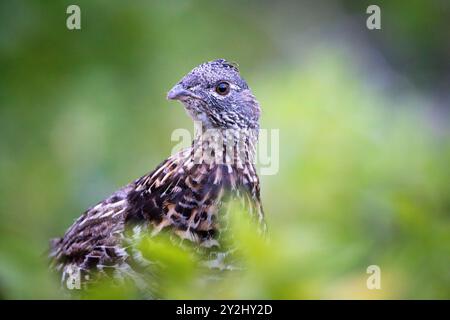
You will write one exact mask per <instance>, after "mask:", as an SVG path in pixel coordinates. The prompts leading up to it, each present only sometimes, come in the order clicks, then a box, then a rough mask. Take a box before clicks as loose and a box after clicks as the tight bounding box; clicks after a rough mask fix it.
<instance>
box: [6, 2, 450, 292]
mask: <svg viewBox="0 0 450 320" xmlns="http://www.w3.org/2000/svg"><path fill="white" fill-rule="evenodd" d="M69 4H78V5H79V6H80V7H81V14H82V18H81V19H82V21H81V24H82V29H81V30H79V31H69V30H67V28H66V18H67V14H66V8H67V6H68V5H69ZM369 4H378V5H379V6H380V7H381V13H382V29H381V30H374V31H369V30H368V29H367V28H366V19H367V16H368V15H367V14H366V8H367V6H368V5H369ZM449 21H450V3H449V2H448V1H395V2H394V1H370V2H369V1H344V0H342V1H285V2H284V1H283V2H274V1H256V0H255V1H222V0H218V1H175V0H169V1H129V2H125V1H99V0H96V1H87V0H83V1H82V0H78V1H31V0H30V1H16V0H14V1H12V0H10V1H1V2H0V298H5V299H17V298H25V299H36V298H60V297H61V295H60V293H59V292H58V291H57V289H56V288H57V286H58V284H57V282H55V281H54V279H53V278H51V277H49V275H48V271H47V266H46V259H45V251H46V249H47V246H48V240H49V239H50V238H52V237H55V236H61V235H62V234H63V233H64V231H65V229H66V228H67V227H68V226H69V225H70V224H71V223H72V222H73V220H74V219H75V218H76V217H78V216H79V215H80V213H81V212H82V211H84V209H85V208H86V207H88V206H90V205H92V204H94V203H96V202H97V201H99V200H101V199H103V198H104V197H106V196H107V195H109V194H110V193H111V192H113V191H114V190H116V189H118V188H119V187H120V186H122V185H124V184H126V183H128V182H129V181H131V180H132V179H135V178H137V177H139V176H141V175H142V174H144V173H146V172H148V171H150V170H151V169H153V168H154V167H155V166H156V165H157V164H158V163H159V162H160V161H161V160H163V159H165V158H166V157H167V156H168V155H169V153H170V151H171V149H172V147H173V146H174V142H172V141H171V140H170V135H171V133H172V131H173V130H174V129H176V128H187V129H189V130H192V123H191V120H190V119H189V118H188V117H187V116H186V115H185V113H184V111H183V109H182V106H181V105H179V104H176V103H173V102H168V101H166V99H165V94H166V92H167V91H168V90H169V89H170V88H171V86H172V85H173V84H175V83H176V82H177V81H178V80H179V79H180V78H181V77H182V76H183V75H184V74H185V73H186V72H188V71H189V70H190V69H191V68H192V67H194V66H196V65H198V64H199V63H201V62H204V61H207V60H212V59H215V58H226V59H228V60H232V61H237V62H238V63H239V65H240V69H241V73H242V75H243V76H244V77H245V78H246V80H247V82H248V83H249V84H250V86H251V88H252V89H253V91H254V93H255V95H256V97H257V98H258V100H259V101H260V103H261V106H262V109H263V112H262V119H261V121H262V128H265V129H279V133H280V153H279V172H278V173H277V174H276V175H271V176H262V177H261V183H262V199H263V203H264V206H265V211H266V215H267V222H268V225H269V228H270V234H271V238H272V243H271V246H270V247H269V250H264V249H261V248H263V247H259V245H258V244H255V246H254V248H253V249H254V250H249V251H251V252H250V253H249V254H248V259H249V260H250V261H251V263H250V265H251V266H252V267H251V268H250V269H251V271H252V272H251V274H250V275H248V276H246V277H243V278H239V279H234V280H235V281H229V282H227V283H222V284H218V285H217V287H216V288H215V289H214V290H212V291H211V290H210V291H206V292H205V291H202V290H200V289H199V290H198V291H195V290H191V289H192V288H191V287H189V288H190V289H189V290H187V289H186V288H185V287H186V286H185V287H183V285H181V287H180V288H177V285H176V284H177V283H176V282H175V281H173V283H172V284H168V287H167V292H166V294H167V296H168V297H172V298H288V299H297V298H303V299H304V298H306V299H309V298H321V299H327V298H345V299H346V298H362V299H366V298H367V299H372V298H374V299H379V298H385V299H392V298H425V299H430V298H441V299H442V298H446V299H448V298H450V131H449V111H450V93H449V92H450V90H449V88H450V38H449V30H450V22H449ZM243 234H245V232H243ZM238 238H239V237H238ZM247 240H249V241H250V243H251V239H247ZM243 241H245V236H243ZM180 261H181V260H180ZM182 261H184V260H182ZM369 265H378V266H379V267H380V268H381V272H382V288H381V290H368V289H367V287H366V279H367V277H368V276H369V275H368V274H367V273H366V268H367V267H368V266H369ZM185 289H186V290H185ZM216 289H217V290H216ZM219 289H220V290H219ZM124 292H125V293H124ZM111 297H115V296H114V293H113V294H112V295H111ZM119 297H132V295H130V296H127V295H126V291H122V292H121V295H119Z"/></svg>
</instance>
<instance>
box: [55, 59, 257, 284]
mask: <svg viewBox="0 0 450 320" xmlns="http://www.w3.org/2000/svg"><path fill="white" fill-rule="evenodd" d="M168 98H169V99H174V100H180V101H181V102H183V104H184V105H185V108H186V110H187V112H188V114H189V115H190V116H191V117H192V118H193V119H194V120H196V121H200V123H201V128H202V129H203V131H200V132H197V133H196V137H195V139H194V141H193V143H192V146H191V147H189V148H187V149H184V150H182V151H180V152H178V153H177V154H175V155H173V156H171V157H170V158H168V159H167V160H165V161H163V162H162V163H161V164H160V165H159V166H158V167H157V168H156V169H155V170H154V171H152V172H151V173H149V174H147V175H144V176H143V177H141V178H139V179H137V180H135V181H134V182H132V183H130V184H129V185H127V186H126V187H124V188H122V189H120V190H119V191H117V192H115V193H114V194H113V195H111V196H110V197H109V198H107V199H106V200H104V201H102V202H100V203H99V204H97V205H96V206H94V207H91V208H89V209H88V210H86V212H85V213H84V214H83V215H82V216H81V217H80V218H78V219H77V220H76V221H75V223H74V224H73V225H72V226H71V227H70V228H69V229H68V230H67V232H66V233H65V235H64V237H62V238H60V239H56V240H53V241H52V249H51V254H50V256H51V260H52V266H53V268H54V269H56V270H57V271H59V272H60V273H61V274H62V282H63V284H64V285H65V286H67V285H68V284H70V282H71V281H73V280H74V278H73V277H74V275H76V276H77V277H79V278H80V282H81V284H82V286H84V285H85V284H88V283H89V282H90V281H92V280H94V279H95V278H97V277H98V276H99V275H106V276H109V277H113V278H118V279H122V278H127V277H130V278H132V279H133V280H135V281H139V280H137V279H140V276H141V274H140V273H142V270H144V269H145V267H146V266H147V265H148V264H149V263H151V262H150V261H148V260H146V259H144V258H143V257H142V254H141V253H140V252H139V250H138V249H137V246H136V244H137V242H138V241H139V239H141V237H142V235H144V234H148V235H151V236H156V235H158V234H160V233H162V232H167V233H169V234H172V235H176V236H177V237H179V238H180V239H182V240H183V241H189V242H191V243H193V244H194V245H196V246H198V247H199V248H205V249H207V250H212V249H214V250H216V249H217V250H218V251H219V250H220V247H221V243H220V233H221V228H222V226H221V223H220V217H219V216H218V215H219V214H220V212H223V210H221V209H223V206H224V203H225V201H224V200H225V199H229V198H230V197H231V198H235V199H239V200H241V201H242V202H243V203H244V205H245V208H246V210H247V211H248V212H249V214H250V215H251V216H252V217H253V218H254V219H255V220H256V221H257V222H258V223H259V225H260V226H261V229H262V230H264V229H265V224H264V218H263V211H262V206H261V202H260V195H259V193H260V190H259V181H258V176H257V174H256V171H255V166H254V154H255V146H256V143H257V139H258V129H259V124H258V120H259V105H258V103H257V102H256V100H255V98H254V97H253V95H252V93H251V91H250V89H249V88H248V86H247V84H246V83H245V81H244V80H243V79H242V78H241V77H240V75H239V71H238V70H237V68H236V67H235V66H234V65H232V64H230V63H228V62H227V61H225V60H222V59H221V60H215V61H212V62H208V63H205V64H202V65H200V66H198V67H197V68H195V69H194V70H193V71H191V72H190V73H189V74H188V75H186V77H184V78H183V79H182V80H181V81H180V82H179V83H178V84H177V85H176V86H175V87H174V88H173V89H172V90H171V91H170V92H169V94H168ZM75 280H76V279H75Z"/></svg>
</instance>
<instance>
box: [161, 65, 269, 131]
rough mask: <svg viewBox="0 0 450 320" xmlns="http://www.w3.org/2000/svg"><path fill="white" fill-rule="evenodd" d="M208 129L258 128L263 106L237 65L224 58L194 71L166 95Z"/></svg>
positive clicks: (200, 66)
mask: <svg viewBox="0 0 450 320" xmlns="http://www.w3.org/2000/svg"><path fill="white" fill-rule="evenodd" d="M167 98H168V99H170V100H179V101H181V102H182V103H183V104H184V106H185V108H186V110H187V112H188V114H189V115H190V116H191V117H192V119H193V120H194V121H200V122H201V123H202V125H203V126H204V127H205V128H218V129H258V128H259V114H260V107H259V104H258V102H257V101H256V99H255V97H254V96H253V94H252V92H251V90H250V88H249V87H248V85H247V83H246V82H245V80H244V79H242V78H241V76H240V74H239V70H238V68H237V66H236V65H235V64H233V63H230V62H228V61H226V60H224V59H217V60H214V61H210V62H206V63H203V64H201V65H199V66H198V67H196V68H194V69H193V70H192V71H191V72H189V73H188V74H187V75H186V76H185V77H184V78H182V79H181V81H180V82H178V83H177V84H176V85H175V86H174V87H173V88H172V89H171V90H170V91H169V93H168V94H167Z"/></svg>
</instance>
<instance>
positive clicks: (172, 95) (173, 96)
mask: <svg viewBox="0 0 450 320" xmlns="http://www.w3.org/2000/svg"><path fill="white" fill-rule="evenodd" d="M189 97H191V98H196V99H200V97H199V96H197V95H196V94H195V93H193V92H192V91H190V90H187V89H184V88H183V86H182V85H181V84H177V85H176V86H175V87H173V88H172V89H171V90H170V91H169V92H168V93H167V99H169V100H184V99H186V98H189Z"/></svg>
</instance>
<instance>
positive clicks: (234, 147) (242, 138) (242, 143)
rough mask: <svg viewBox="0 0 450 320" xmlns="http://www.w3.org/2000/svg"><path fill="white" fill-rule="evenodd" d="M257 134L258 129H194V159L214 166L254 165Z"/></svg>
mask: <svg viewBox="0 0 450 320" xmlns="http://www.w3.org/2000/svg"><path fill="white" fill-rule="evenodd" d="M258 134H259V130H258V129H223V128H209V129H205V128H204V127H199V128H198V127H196V130H195V138H194V141H193V143H192V147H193V151H194V157H195V159H196V160H198V161H199V162H208V163H215V164H227V165H238V166H239V165H245V164H254V163H255V156H256V145H257V143H258Z"/></svg>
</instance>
